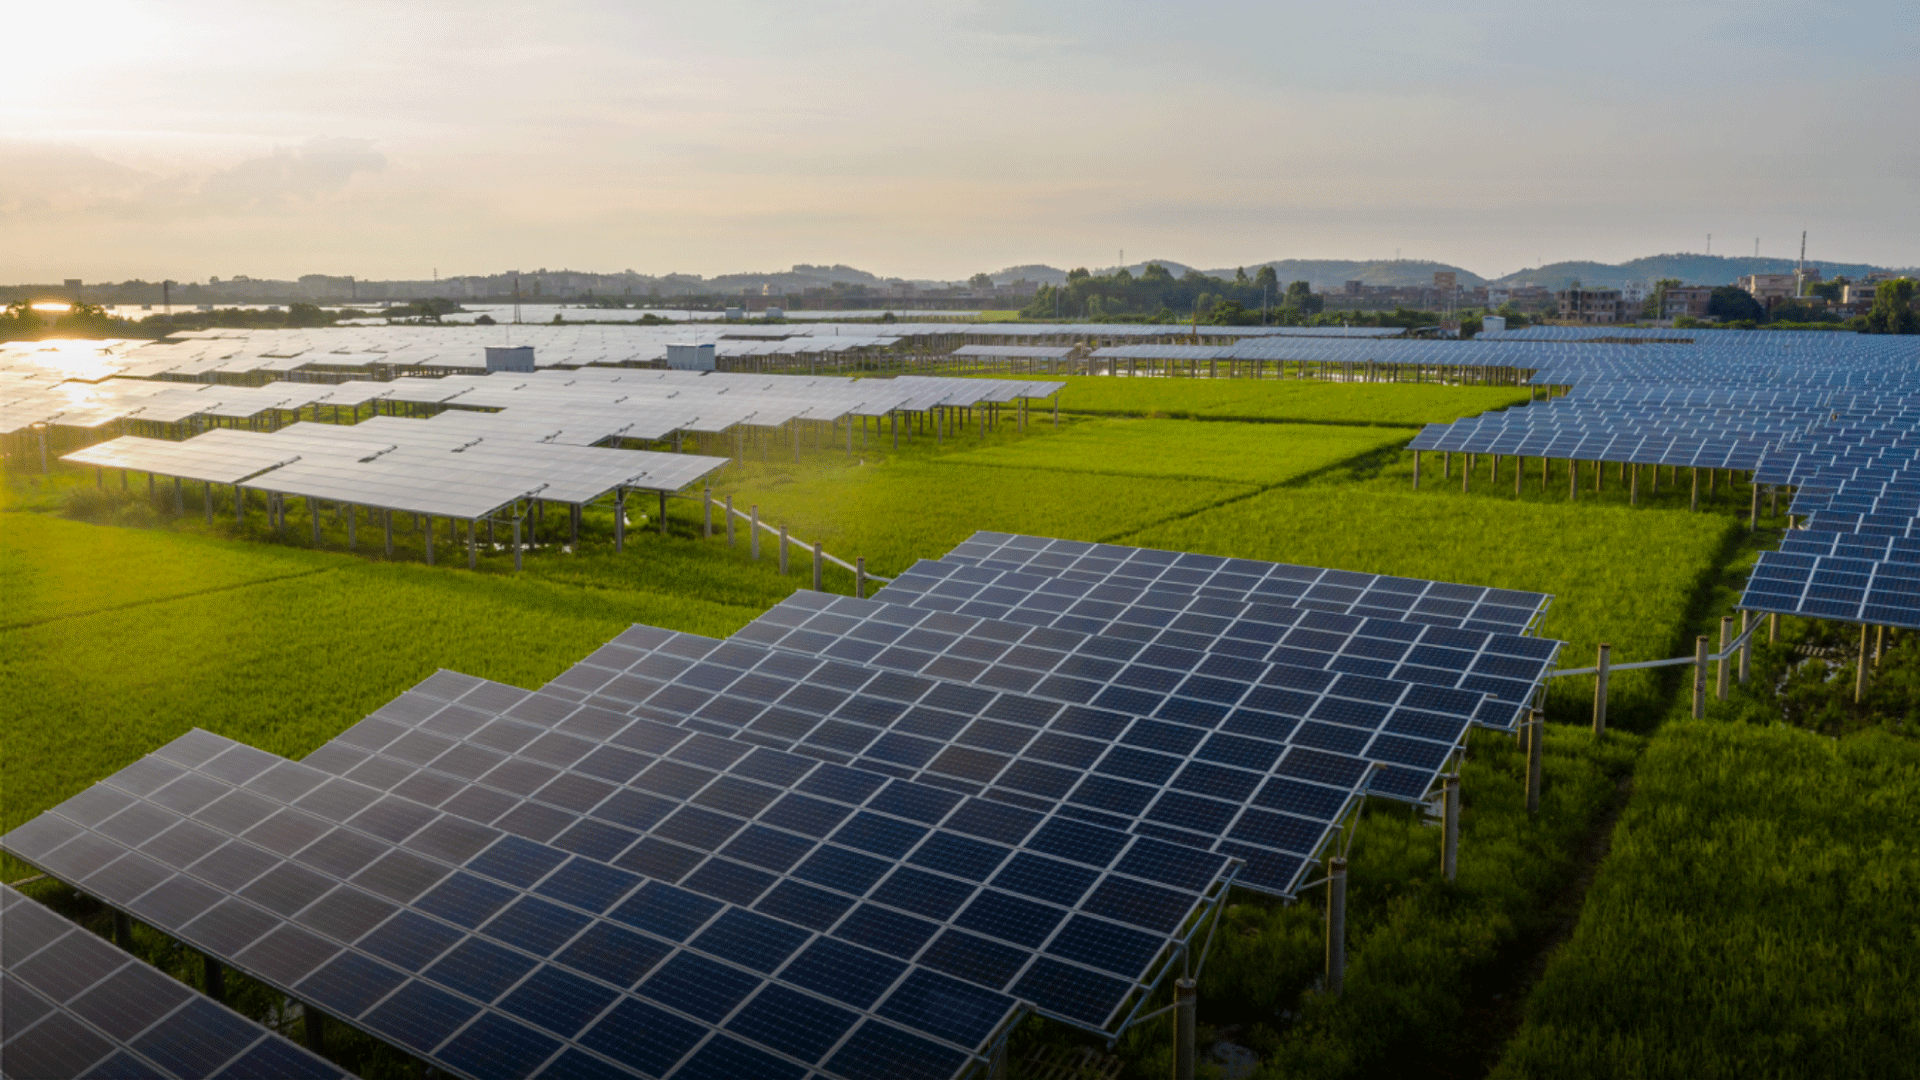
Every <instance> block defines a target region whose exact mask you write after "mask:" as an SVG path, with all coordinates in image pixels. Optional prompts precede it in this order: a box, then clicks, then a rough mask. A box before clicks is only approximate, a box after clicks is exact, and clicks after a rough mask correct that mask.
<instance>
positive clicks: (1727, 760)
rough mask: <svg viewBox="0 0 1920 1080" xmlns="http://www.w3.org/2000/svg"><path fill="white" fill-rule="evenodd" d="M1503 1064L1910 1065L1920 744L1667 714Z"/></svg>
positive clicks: (1817, 1073) (1879, 1069) (1592, 1067)
mask: <svg viewBox="0 0 1920 1080" xmlns="http://www.w3.org/2000/svg"><path fill="white" fill-rule="evenodd" d="M1635 784H1636V789H1637V790H1636V792H1635V796H1634V799H1633V802H1632V804H1631V805H1630V806H1629V807H1628V808H1627V811H1626V813H1625V815H1624V817H1623V818H1622V820H1621V822H1620V826H1619V828H1618V829H1617V830H1616V831H1615V833H1614V839H1613V851H1612V855H1611V857H1610V858H1609V859H1608V860H1607V862H1606V863H1605V864H1603V865H1602V867H1601V869H1600V872H1599V875H1598V878H1597V879H1596V880H1595V882H1594V885H1593V889H1592V891H1591V892H1590V893H1589V894H1588V898H1587V903H1586V906H1585V908H1584V910H1583V912H1582V914H1581V919H1580V923H1579V926H1578V928H1577V929H1576V930H1575V931H1574V934H1573V937H1572V939H1571V940H1570V941H1569V942H1568V944H1567V946H1566V947H1565V949H1563V950H1562V951H1561V952H1560V953H1559V954H1558V955H1556V956H1555V957H1554V958H1553V960H1552V962H1551V963H1550V964H1549V965H1548V967H1547V970H1546V973H1545V975H1544V977H1543V978H1542V980H1541V983H1540V985H1539V986H1538V988H1536V989H1535V991H1534V993H1533V996H1532V998H1531V1000H1530V1001H1529V1002H1528V1004H1527V1009H1526V1021H1525V1024H1524V1026H1523V1027H1522V1028H1521V1029H1520V1031H1519V1034H1518V1035H1517V1036H1516V1038H1515V1039H1514V1041H1513V1043H1512V1044H1511V1046H1510V1047H1509V1049H1508V1051H1507V1053H1506V1056H1505V1059H1504V1060H1503V1061H1502V1062H1501V1064H1500V1067H1499V1068H1498V1069H1497V1070H1496V1071H1495V1073H1494V1075H1495V1076H1496V1077H1501V1078H1520V1077H1552V1078H1554V1080H1578V1078H1581V1077H1615V1076H1672V1077H1682V1076H1685V1077H1697V1076H1767V1077H1782V1078H1793V1077H1809V1078H1811V1077H1832V1076H1904V1075H1911V1074H1910V1072H1909V1070H1910V1069H1912V1068H1913V1063H1914V1061H1915V1059H1916V1056H1917V1055H1920V1024H1917V1023H1916V1021H1915V1017H1920V990H1917V989H1916V987H1920V981H1917V980H1916V979H1915V973H1914V956H1915V940H1914V932H1913V925H1912V917H1911V916H1912V912H1913V909H1914V905H1915V902H1916V900H1917V899H1920V857H1916V855H1915V853H1914V850H1913V845H1912V843H1911V839H1912V836H1913V834H1914V831H1915V829H1916V827H1920V745H1916V744H1915V743H1914V742H1912V741H1911V740H1907V739H1901V738H1897V737H1894V736H1892V735H1888V734H1886V733H1884V732H1866V733H1862V734H1858V735H1852V736H1848V737H1846V738H1844V739H1841V740H1839V741H1838V742H1834V741H1830V740H1828V739H1825V738H1822V737H1819V736H1817V735H1814V734H1812V733H1809V732H1804V731H1798V730H1794V729H1792V728H1787V727H1753V726H1749V725H1745V724H1727V723H1715V722H1712V721H1709V722H1706V723H1696V722H1693V721H1687V720H1677V721H1672V722H1669V723H1668V724H1667V725H1666V726H1665V727H1664V728H1663V729H1662V730H1661V732H1660V734H1659V736H1658V737H1656V738H1655V739H1654V740H1653V742H1652V745H1651V746H1650V747H1649V748H1648V750H1647V753H1646V755H1645V757H1644V758H1643V759H1642V761H1641V763H1640V766H1639V769H1638V771H1637V774H1636V778H1635Z"/></svg>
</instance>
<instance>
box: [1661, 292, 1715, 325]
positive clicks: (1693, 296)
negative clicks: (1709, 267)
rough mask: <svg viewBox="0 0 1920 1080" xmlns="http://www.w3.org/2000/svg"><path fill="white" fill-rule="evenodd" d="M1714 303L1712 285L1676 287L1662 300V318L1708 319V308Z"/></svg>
mask: <svg viewBox="0 0 1920 1080" xmlns="http://www.w3.org/2000/svg"><path fill="white" fill-rule="evenodd" d="M1712 302H1713V286H1711V285H1676V286H1673V287H1671V288H1669V289H1668V290H1667V291H1666V294H1665V296H1664V297H1663V298H1662V300H1661V305H1660V317H1661V318H1663V319H1677V318H1679V317H1680V316H1682V315H1685V316H1686V317H1688V318H1690V319H1704V318H1706V317H1707V306H1708V305H1709V304H1711V303H1712Z"/></svg>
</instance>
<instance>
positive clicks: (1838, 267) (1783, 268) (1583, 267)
mask: <svg viewBox="0 0 1920 1080" xmlns="http://www.w3.org/2000/svg"><path fill="white" fill-rule="evenodd" d="M1795 262H1796V260H1794V259H1775V258H1764V257H1763V258H1758V259H1756V258H1754V257H1753V256H1751V255H1739V256H1729V255H1682V254H1673V255H1649V256H1647V257H1645V258H1640V259H1634V260H1633V261H1631V262H1624V263H1618V264H1615V263H1600V262H1557V263H1549V264H1547V265H1546V266H1540V267H1535V268H1534V269H1531V270H1519V271H1516V272H1514V273H1511V274H1508V275H1507V276H1506V277H1503V278H1496V279H1495V281H1496V282H1497V283H1498V284H1501V285H1545V286H1547V287H1548V288H1550V289H1564V288H1566V287H1567V285H1568V283H1570V282H1572V281H1574V280H1575V279H1578V280H1579V282H1580V283H1581V284H1582V285H1598V286H1602V287H1606V286H1614V285H1625V284H1628V283H1630V282H1650V281H1658V280H1660V279H1661V278H1678V279H1680V280H1681V281H1683V282H1685V283H1686V284H1688V285H1731V284H1733V283H1734V280H1735V279H1737V278H1741V277H1745V276H1746V275H1748V274H1786V273H1791V272H1792V271H1793V268H1794V264H1795ZM1807 265H1809V266H1817V267H1819V268H1820V273H1821V275H1822V276H1823V277H1826V278H1829V279H1831V278H1834V277H1836V276H1839V275H1842V274H1844V275H1846V276H1847V277H1850V278H1856V279H1857V278H1860V277H1862V276H1864V275H1865V274H1867V273H1868V272H1870V271H1876V270H1897V269H1899V268H1897V267H1886V266H1872V265H1869V264H1867V263H1839V262H1822V261H1820V260H1818V259H1808V260H1807Z"/></svg>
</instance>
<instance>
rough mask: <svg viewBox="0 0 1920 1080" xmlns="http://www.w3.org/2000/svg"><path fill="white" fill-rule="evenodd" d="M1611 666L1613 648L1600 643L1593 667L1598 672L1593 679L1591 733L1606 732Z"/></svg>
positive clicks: (1599, 733) (1602, 733) (1601, 733)
mask: <svg viewBox="0 0 1920 1080" xmlns="http://www.w3.org/2000/svg"><path fill="white" fill-rule="evenodd" d="M1612 665H1613V646H1612V645H1609V644H1606V643H1605V642H1602V643H1601V645H1600V655H1599V656H1598V657H1597V658H1596V659H1595V660H1594V662H1593V666H1594V667H1597V668H1599V669H1600V670H1599V672H1598V673H1596V674H1595V675H1594V677H1593V733H1594V734H1595V735H1604V734H1605V733H1606V730H1607V675H1608V674H1609V670H1608V669H1609V668H1611V667H1612Z"/></svg>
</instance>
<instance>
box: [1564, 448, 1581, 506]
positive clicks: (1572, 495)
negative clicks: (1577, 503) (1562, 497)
mask: <svg viewBox="0 0 1920 1080" xmlns="http://www.w3.org/2000/svg"><path fill="white" fill-rule="evenodd" d="M1579 497H1580V463H1579V462H1578V461H1575V460H1574V459H1573V458H1568V459H1567V501H1568V502H1572V501H1574V500H1575V499H1577V498H1579Z"/></svg>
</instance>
